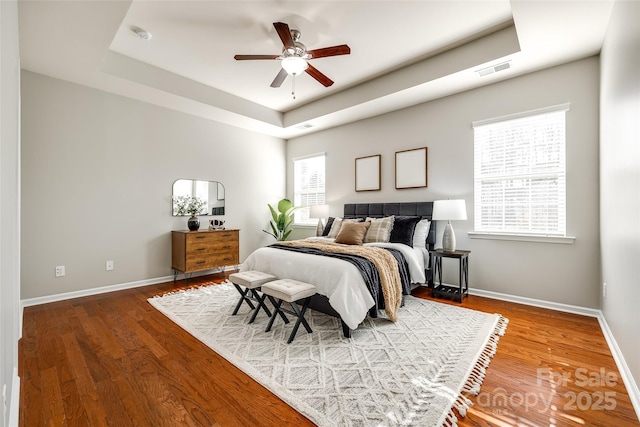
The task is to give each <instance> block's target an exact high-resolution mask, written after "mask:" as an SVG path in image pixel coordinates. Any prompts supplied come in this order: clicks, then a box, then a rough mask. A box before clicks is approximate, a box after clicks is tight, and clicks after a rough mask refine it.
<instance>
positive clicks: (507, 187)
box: [474, 106, 568, 236]
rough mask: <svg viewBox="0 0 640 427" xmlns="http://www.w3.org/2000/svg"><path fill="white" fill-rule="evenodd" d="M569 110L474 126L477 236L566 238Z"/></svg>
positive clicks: (475, 222)
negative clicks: (566, 155) (566, 116)
mask: <svg viewBox="0 0 640 427" xmlns="http://www.w3.org/2000/svg"><path fill="white" fill-rule="evenodd" d="M567 110H568V106H558V107H552V108H549V109H545V110H544V111H543V112H540V111H537V112H535V113H530V114H528V115H518V116H517V117H516V118H513V117H509V118H506V119H502V120H491V121H484V122H480V123H474V140H475V141H474V145H475V149H474V178H475V182H474V228H475V231H476V232H484V233H505V234H533V235H547V236H565V235H566V173H565V169H566V162H565V113H566V111H567Z"/></svg>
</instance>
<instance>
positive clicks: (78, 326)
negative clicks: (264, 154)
mask: <svg viewBox="0 0 640 427" xmlns="http://www.w3.org/2000/svg"><path fill="white" fill-rule="evenodd" d="M221 278H223V277H222V276H220V275H218V276H208V277H204V278H198V279H194V280H192V281H191V282H190V285H195V284H203V283H204V284H206V283H212V281H215V280H217V281H219V280H220V279H221ZM183 284H184V283H183V282H181V281H179V282H178V283H177V286H176V285H174V284H173V282H169V283H164V284H159V285H153V286H147V287H142V288H136V289H130V290H125V291H118V292H113V293H109V294H102V295H96V296H91V297H84V298H77V299H73V300H67V301H61V302H56V303H50V304H43V305H39V306H34V307H27V308H25V310H24V322H23V337H22V339H21V341H20V346H19V352H20V355H19V360H20V363H19V375H20V378H21V390H20V425H21V426H25V427H26V426H29V427H30V426H183V425H184V426H224V427H226V426H265V427H266V426H269V427H270V426H312V425H313V423H311V422H310V421H309V420H307V419H306V418H305V417H304V416H302V415H300V414H299V413H298V412H296V411H295V410H294V409H292V408H291V407H290V406H288V405H287V404H286V403H284V402H283V401H281V400H280V399H279V398H277V397H276V396H274V395H273V394H271V393H270V392H269V391H267V390H266V389H265V388H264V387H262V386H261V385H260V384H258V383H256V382H255V381H254V380H252V379H251V378H249V377H248V376H246V375H245V374H243V373H242V372H241V371H240V370H239V369H237V368H235V367H234V366H233V365H231V364H229V363H228V362H227V361H226V360H224V359H223V358H221V357H220V356H218V355H217V354H216V353H214V352H213V351H211V350H210V349H209V348H208V347H206V346H205V345H204V344H202V343H200V341H198V340H197V339H195V338H193V337H192V336H191V335H189V334H188V333H186V332H184V331H183V330H182V329H181V328H180V327H179V326H177V325H176V324H174V323H173V322H171V321H170V320H168V319H167V318H166V317H165V316H164V315H162V314H161V313H159V312H158V311H156V310H155V309H154V308H153V307H152V306H151V305H150V304H148V303H147V301H146V299H147V298H148V297H151V296H153V295H157V294H161V293H164V292H167V291H171V290H173V289H175V288H176V287H180V286H182V285H183ZM430 292H431V291H430V290H428V289H426V288H424V289H423V288H420V289H418V290H417V291H415V295H416V296H419V297H422V298H428V299H430V298H431V295H430ZM438 301H441V302H445V303H451V304H455V305H462V306H464V307H467V308H472V309H476V310H480V311H485V312H491V313H501V314H502V315H503V316H505V317H507V318H508V319H509V326H508V328H507V333H506V335H505V336H504V337H502V338H501V340H500V343H499V346H498V352H497V354H496V356H495V357H494V359H493V360H492V362H491V365H490V366H489V369H488V370H487V376H486V378H485V380H484V384H483V386H482V389H481V392H480V394H479V395H478V396H476V397H473V398H472V400H473V401H474V402H475V405H474V406H473V407H472V408H471V409H470V410H469V411H468V413H467V415H466V417H465V418H463V419H461V420H460V422H459V425H460V426H525V427H529V426H553V427H557V426H603V427H604V426H606V427H609V426H640V423H639V422H638V419H637V418H636V415H635V412H634V410H633V407H632V405H631V403H630V400H629V396H628V394H627V392H626V390H625V388H624V384H623V382H622V379H621V377H620V373H619V372H618V370H617V368H616V365H615V362H614V360H613V357H612V356H611V353H610V352H609V349H608V347H607V344H606V341H605V339H604V337H603V335H602V333H601V331H600V327H599V325H598V321H597V320H596V319H593V318H589V317H584V316H578V315H573V314H567V313H560V312H555V311H552V310H545V309H540V308H535V307H529V306H524V305H519V304H512V303H507V302H503V301H498V300H492V299H487V298H481V297H476V296H470V297H469V298H467V299H465V301H464V302H463V303H462V304H458V303H453V302H447V301H446V300H441V299H438Z"/></svg>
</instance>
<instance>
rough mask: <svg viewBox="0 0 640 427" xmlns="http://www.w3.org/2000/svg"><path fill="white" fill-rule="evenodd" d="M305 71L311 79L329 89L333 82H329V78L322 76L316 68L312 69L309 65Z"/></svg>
mask: <svg viewBox="0 0 640 427" xmlns="http://www.w3.org/2000/svg"><path fill="white" fill-rule="evenodd" d="M305 71H306V72H307V74H309V75H310V76H311V77H313V78H314V79H316V80H317V81H319V82H320V83H321V84H322V85H323V86H324V87H329V86H331V85H332V84H333V80H331V79H330V78H329V77H327V76H325V75H324V74H322V73H321V72H320V71H318V69H317V68H316V67H314V66H313V65H311V64H309V68H307V69H306V70H305Z"/></svg>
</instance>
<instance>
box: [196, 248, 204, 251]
mask: <svg viewBox="0 0 640 427" xmlns="http://www.w3.org/2000/svg"><path fill="white" fill-rule="evenodd" d="M205 249H207V248H198V249H196V250H198V251H204V250H205Z"/></svg>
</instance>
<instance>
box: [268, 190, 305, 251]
mask: <svg viewBox="0 0 640 427" xmlns="http://www.w3.org/2000/svg"><path fill="white" fill-rule="evenodd" d="M267 206H268V207H269V211H270V212H271V222H270V223H269V225H270V226H271V231H272V232H271V233H270V232H269V231H267V230H262V231H264V232H265V233H267V234H270V235H272V236H273V237H275V239H276V240H279V241H283V240H287V237H289V235H290V234H291V232H292V231H293V230H289V226H290V225H291V224H292V223H293V217H292V215H293V211H295V210H296V209H298V208H299V207H300V206H293V203H292V202H291V200H289V199H282V200H280V201H279V202H278V211H276V210H275V209H274V208H273V206H271V205H270V204H267Z"/></svg>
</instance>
